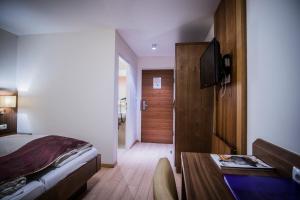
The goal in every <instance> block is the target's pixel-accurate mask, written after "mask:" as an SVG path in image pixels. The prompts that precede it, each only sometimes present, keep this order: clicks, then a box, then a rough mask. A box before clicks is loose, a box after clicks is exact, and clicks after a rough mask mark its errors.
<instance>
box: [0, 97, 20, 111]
mask: <svg viewBox="0 0 300 200" xmlns="http://www.w3.org/2000/svg"><path fill="white" fill-rule="evenodd" d="M16 105H17V97H16V96H0V108H15V107H16Z"/></svg>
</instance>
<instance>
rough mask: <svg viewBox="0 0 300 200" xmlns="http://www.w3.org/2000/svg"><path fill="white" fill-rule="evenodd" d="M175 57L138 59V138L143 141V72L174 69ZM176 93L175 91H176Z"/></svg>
mask: <svg viewBox="0 0 300 200" xmlns="http://www.w3.org/2000/svg"><path fill="white" fill-rule="evenodd" d="M174 68H175V57H174V56H147V57H139V59H138V74H137V102H138V103H137V138H138V140H139V141H141V111H140V102H141V97H142V70H151V69H153V70H155V69H174ZM174 92H175V90H174Z"/></svg>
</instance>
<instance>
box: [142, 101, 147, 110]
mask: <svg viewBox="0 0 300 200" xmlns="http://www.w3.org/2000/svg"><path fill="white" fill-rule="evenodd" d="M147 107H148V104H147V102H146V100H142V102H141V110H142V111H146V110H147Z"/></svg>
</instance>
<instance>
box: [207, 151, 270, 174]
mask: <svg viewBox="0 0 300 200" xmlns="http://www.w3.org/2000/svg"><path fill="white" fill-rule="evenodd" d="M210 155H211V157H212V159H213V160H214V162H215V163H216V164H217V165H218V167H220V168H221V169H223V168H224V169H225V168H226V169H230V168H244V169H266V170H268V169H273V168H272V167H271V166H270V165H267V164H266V163H264V162H263V161H261V160H260V159H258V158H256V157H255V156H248V155H221V154H210Z"/></svg>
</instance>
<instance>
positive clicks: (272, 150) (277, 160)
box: [253, 139, 300, 177]
mask: <svg viewBox="0 0 300 200" xmlns="http://www.w3.org/2000/svg"><path fill="white" fill-rule="evenodd" d="M253 155H255V156H256V157H258V158H259V159H261V160H263V161H264V162H266V163H267V164H269V165H271V166H272V167H275V169H276V171H277V172H278V173H279V174H280V175H281V176H284V177H292V169H293V166H296V167H298V168H300V155H297V154H296V153H293V152H290V151H288V150H286V149H283V148H281V147H279V146H276V145H274V144H272V143H270V142H267V141H264V140H262V139H257V140H255V142H254V143H253Z"/></svg>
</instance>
